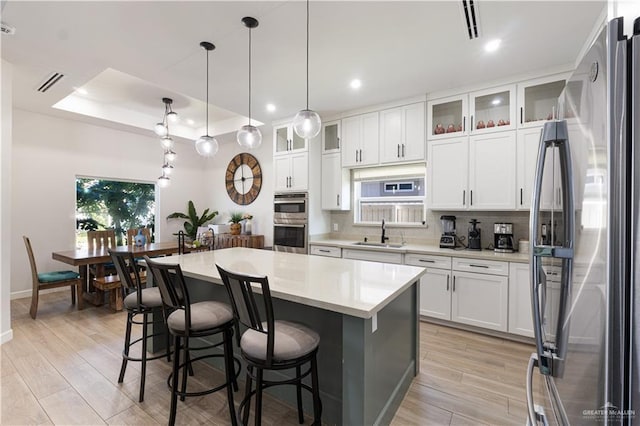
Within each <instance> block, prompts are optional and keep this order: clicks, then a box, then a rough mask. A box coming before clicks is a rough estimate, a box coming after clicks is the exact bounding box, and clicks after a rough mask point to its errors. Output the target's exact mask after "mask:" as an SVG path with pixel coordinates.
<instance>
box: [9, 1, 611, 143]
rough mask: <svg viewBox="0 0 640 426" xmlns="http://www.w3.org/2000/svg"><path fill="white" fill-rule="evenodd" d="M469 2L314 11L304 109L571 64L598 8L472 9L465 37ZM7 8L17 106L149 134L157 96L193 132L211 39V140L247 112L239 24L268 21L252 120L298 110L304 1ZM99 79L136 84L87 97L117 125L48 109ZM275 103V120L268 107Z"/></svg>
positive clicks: (257, 62)
mask: <svg viewBox="0 0 640 426" xmlns="http://www.w3.org/2000/svg"><path fill="white" fill-rule="evenodd" d="M461 4H462V2H460V1H440V2H438V1H407V2H402V1H312V2H311V5H310V21H311V23H310V37H311V39H310V72H309V78H310V89H309V90H310V105H309V106H310V107H311V108H312V109H315V110H316V111H318V112H319V113H320V114H321V115H324V116H329V115H332V114H335V113H337V112H341V111H347V110H352V109H357V108H361V107H365V106H367V105H374V104H379V103H383V102H387V101H393V100H396V99H402V98H406V97H411V96H415V95H420V94H424V93H429V92H434V91H440V90H445V89H448V88H455V87H462V86H468V85H473V84H479V83H483V82H487V81H496V80H499V79H501V78H508V77H510V76H514V75H523V74H526V73H532V72H536V71H541V72H543V71H544V70H546V69H552V68H560V67H565V66H571V64H573V63H574V62H575V60H576V59H577V56H578V54H579V52H580V51H581V50H582V49H583V48H584V45H585V43H586V42H587V39H588V37H589V35H590V34H591V33H592V31H593V28H594V26H595V25H596V23H597V22H598V20H599V19H601V17H602V13H603V10H604V3H603V2H596V1H550V2H543V1H497V2H492V1H481V0H480V1H475V5H476V7H477V11H478V22H479V27H480V38H478V39H475V40H469V38H468V36H467V31H466V26H465V24H464V19H463V14H462V7H461ZM2 6H3V10H2V21H3V23H6V24H9V25H11V26H13V27H15V28H16V34H15V35H13V36H6V35H2V39H1V41H2V58H3V59H4V60H6V61H8V62H9V63H11V64H13V66H14V71H13V75H14V89H13V90H14V92H13V96H14V105H15V106H16V107H18V108H22V109H27V110H32V111H36V112H42V113H46V114H53V115H63V116H70V115H72V116H73V117H74V118H75V119H78V120H86V121H91V122H99V123H102V124H104V125H111V126H118V125H124V126H126V127H127V128H129V129H130V130H134V131H139V132H146V133H149V132H150V129H151V128H152V126H153V124H154V123H155V122H157V121H158V120H159V119H160V118H161V116H162V112H163V110H164V109H163V108H164V106H163V104H162V101H161V98H162V97H167V96H168V97H173V98H174V100H175V101H174V104H173V107H174V110H176V111H177V112H178V113H180V114H181V117H183V118H187V117H189V118H192V119H193V120H194V124H193V125H191V127H192V129H191V131H192V132H195V133H194V134H196V133H197V131H198V130H199V129H198V128H199V126H202V122H203V121H204V102H203V101H204V99H205V86H204V84H205V54H204V51H203V50H202V48H201V47H200V46H199V43H200V41H211V42H213V43H214V44H215V45H216V49H215V50H214V51H213V52H212V53H211V57H210V58H211V94H210V102H211V103H212V104H214V105H215V106H216V107H218V108H219V109H218V108H213V111H212V113H211V114H212V115H211V117H212V118H211V120H212V123H213V127H214V128H215V127H219V129H218V130H217V131H214V133H224V131H222V130H221V129H222V128H223V127H224V126H223V125H222V124H220V123H222V122H223V121H225V120H226V121H227V124H229V123H230V122H229V120H233V119H235V118H238V117H240V118H241V119H244V118H243V117H244V116H246V115H247V96H248V95H247V70H248V64H247V60H248V52H247V43H248V40H247V31H246V28H245V27H244V26H243V25H242V23H241V21H240V20H241V18H242V17H244V16H254V17H256V18H258V19H259V21H260V26H259V27H258V28H256V29H255V30H253V93H252V98H253V99H252V100H253V117H254V118H255V119H257V120H259V121H262V122H271V121H273V120H275V119H279V118H284V117H289V116H293V115H294V114H295V113H296V112H297V111H298V110H300V109H302V108H303V107H304V103H305V79H304V77H305V72H304V71H305V2H304V1H297V0H296V1H294V0H292V1H253V2H252V1H193V2H188V1H140V2H133V1H127V2H117V1H99V2H94V1H84V2H83V1H73V2H61V1H44V2H38V1H6V2H3V3H2ZM568 17H571V18H570V19H568ZM493 38H500V39H502V47H501V49H500V50H499V51H498V52H496V53H494V54H492V55H487V54H485V53H484V50H483V45H484V43H486V42H487V41H489V40H490V39H493ZM52 72H59V73H62V74H64V75H65V77H64V78H62V79H61V80H60V82H59V83H57V84H56V85H54V86H53V87H52V88H51V89H50V90H49V91H47V92H46V93H39V92H38V91H36V89H37V88H38V86H40V84H41V83H42V82H43V80H44V79H46V78H47V77H48V76H49V75H50V74H51V73H52ZM104 73H106V74H104ZM105 75H109V76H111V77H113V76H114V75H119V76H120V77H122V79H123V80H124V81H127V82H128V83H127V84H128V85H125V86H124V87H123V86H122V83H115V82H114V83H113V84H114V86H113V88H112V91H111V92H110V90H103V91H102V92H101V93H97V92H95V91H94V93H93V94H90V96H93V98H92V101H94V102H97V103H100V104H101V105H102V106H103V107H104V109H105V110H108V109H109V108H108V106H109V105H113V106H114V108H113V109H114V111H115V110H119V111H120V113H119V114H120V115H118V114H117V113H115V112H114V113H113V116H112V117H111V118H110V117H109V111H106V112H103V116H100V117H97V118H96V117H93V118H92V117H90V116H86V115H84V114H78V113H70V112H65V111H61V110H59V109H56V108H53V105H55V104H56V103H58V102H60V101H61V100H63V99H64V98H65V97H67V96H68V95H74V89H76V88H78V87H83V86H87V89H89V88H90V87H91V82H92V81H93V84H94V85H95V84H96V81H97V80H95V79H96V78H98V77H102V78H104V77H105ZM353 78H359V79H361V80H362V87H361V88H360V89H359V90H358V91H353V90H351V89H350V88H349V82H350V81H351V80H352V79H353ZM116 80H118V79H114V81H116ZM135 82H137V83H135ZM74 96H75V95H74ZM268 103H272V104H274V105H275V106H276V108H277V109H276V111H274V112H269V111H267V110H266V108H265V105H266V104H268ZM126 110H129V111H136V112H137V114H138V115H139V116H140V117H139V123H141V124H134V123H127V122H123V121H124V120H122V119H118V118H117V117H119V116H121V115H122V111H126ZM104 114H106V116H105V115H104ZM125 115H126V114H125ZM147 117H148V120H149V123H148V126H146V124H144V123H145V122H146V121H145V120H147ZM185 125H186V124H185ZM187 127H188V126H187ZM187 130H188V129H184V132H185V133H184V137H185V138H188V137H190V135H189V131H187Z"/></svg>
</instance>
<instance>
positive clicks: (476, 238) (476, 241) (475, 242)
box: [467, 219, 482, 250]
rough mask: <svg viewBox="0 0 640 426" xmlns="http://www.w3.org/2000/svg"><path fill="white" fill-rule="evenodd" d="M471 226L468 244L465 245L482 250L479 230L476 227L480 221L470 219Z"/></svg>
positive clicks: (471, 248) (470, 248)
mask: <svg viewBox="0 0 640 426" xmlns="http://www.w3.org/2000/svg"><path fill="white" fill-rule="evenodd" d="M469 223H470V224H471V226H470V227H469V234H468V237H467V239H468V241H469V246H468V247H467V248H468V249H469V250H482V242H481V235H480V234H481V230H480V228H478V227H477V225H478V224H479V223H480V222H478V221H477V220H476V219H471V222H469Z"/></svg>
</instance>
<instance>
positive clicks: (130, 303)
mask: <svg viewBox="0 0 640 426" xmlns="http://www.w3.org/2000/svg"><path fill="white" fill-rule="evenodd" d="M109 255H110V256H111V260H112V261H113V264H114V266H115V269H116V272H117V274H118V278H119V279H120V283H121V284H122V289H119V288H117V289H113V290H111V291H123V292H124V293H125V297H124V300H123V306H124V308H125V309H126V311H127V329H126V332H125V338H124V349H123V350H122V367H120V376H119V377H118V383H122V381H123V380H124V374H125V371H126V369H127V362H128V361H137V362H140V363H141V367H142V368H141V376H140V396H139V397H138V401H139V402H142V401H143V400H144V382H145V376H146V371H147V361H151V360H154V359H159V358H162V357H164V356H166V357H167V361H170V360H171V351H170V349H169V345H167V350H166V352H165V353H164V354H160V355H156V356H148V354H147V340H148V338H149V337H153V336H156V335H158V334H160V333H155V334H152V335H149V334H148V332H147V330H148V326H149V314H151V313H153V312H154V311H156V312H157V311H158V310H160V309H162V318H163V321H164V320H165V310H164V305H163V304H162V298H161V297H160V290H159V289H158V288H157V287H149V288H144V287H142V284H146V275H145V274H144V272H143V273H141V272H140V271H139V269H138V267H137V265H136V261H135V258H134V257H133V253H131V252H126V251H114V250H111V249H109ZM138 315H142V321H138V320H136V316H138ZM133 324H135V325H141V326H142V337H141V338H139V339H136V340H134V341H133V342H132V341H131V326H132V325H133ZM166 335H167V341H168V340H169V339H168V337H169V333H168V332H167V333H166ZM137 343H141V344H142V349H141V354H140V358H137V357H132V356H130V355H129V350H130V349H131V347H132V346H133V345H135V344H137Z"/></svg>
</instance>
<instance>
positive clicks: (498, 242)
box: [493, 223, 513, 253]
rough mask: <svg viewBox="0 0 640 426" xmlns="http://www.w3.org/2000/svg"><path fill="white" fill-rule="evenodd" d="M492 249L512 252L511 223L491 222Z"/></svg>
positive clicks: (498, 251)
mask: <svg viewBox="0 0 640 426" xmlns="http://www.w3.org/2000/svg"><path fill="white" fill-rule="evenodd" d="M493 250H494V251H495V252H496V253H513V223H494V224H493Z"/></svg>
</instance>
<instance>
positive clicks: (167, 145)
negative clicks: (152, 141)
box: [160, 135, 173, 151]
mask: <svg viewBox="0 0 640 426" xmlns="http://www.w3.org/2000/svg"><path fill="white" fill-rule="evenodd" d="M160 145H161V146H162V148H163V149H164V150H165V151H166V150H168V149H173V139H172V138H171V136H169V135H167V136H164V137H163V138H162V139H160Z"/></svg>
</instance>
